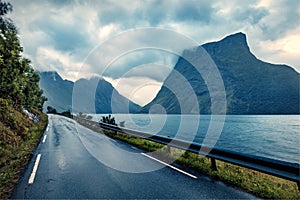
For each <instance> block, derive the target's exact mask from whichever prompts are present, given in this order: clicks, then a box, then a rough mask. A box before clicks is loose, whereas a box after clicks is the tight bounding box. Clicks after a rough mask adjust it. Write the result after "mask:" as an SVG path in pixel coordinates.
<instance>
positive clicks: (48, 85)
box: [39, 71, 140, 114]
mask: <svg viewBox="0 0 300 200" xmlns="http://www.w3.org/2000/svg"><path fill="white" fill-rule="evenodd" d="M39 75H40V82H39V84H40V87H41V89H43V91H44V95H45V96H46V97H47V98H48V101H46V102H45V104H44V111H46V108H47V106H52V107H54V108H55V109H56V110H57V111H58V112H63V111H67V110H70V111H73V108H72V103H73V102H72V100H75V101H77V102H76V105H77V110H76V111H75V112H83V113H94V112H96V113H97V114H101V113H112V112H114V113H128V112H130V113H132V112H136V111H137V110H139V109H140V106H139V105H137V104H135V103H133V102H131V101H130V100H128V99H127V98H125V97H124V96H122V95H120V94H119V93H118V91H117V90H115V88H114V87H113V86H112V85H111V84H110V83H109V82H107V81H105V80H104V79H102V78H99V77H94V78H91V79H89V80H88V79H79V80H77V81H76V82H75V83H74V82H72V81H69V80H63V79H62V78H61V76H60V75H59V74H58V73H57V72H55V71H48V72H39ZM95 81H96V82H95ZM93 85H94V86H96V90H95V91H93V90H92V89H91V87H92V86H93ZM74 87H76V92H77V93H76V95H75V99H72V98H73V89H74ZM112 94H114V95H113V98H111V97H112ZM88 98H91V99H92V100H93V102H92V103H90V102H89V105H86V104H84V102H85V101H86V100H87V99H88ZM112 101H113V103H112ZM78 105H80V108H78ZM112 106H113V108H112ZM128 108H129V111H128ZM78 109H79V110H78Z"/></svg>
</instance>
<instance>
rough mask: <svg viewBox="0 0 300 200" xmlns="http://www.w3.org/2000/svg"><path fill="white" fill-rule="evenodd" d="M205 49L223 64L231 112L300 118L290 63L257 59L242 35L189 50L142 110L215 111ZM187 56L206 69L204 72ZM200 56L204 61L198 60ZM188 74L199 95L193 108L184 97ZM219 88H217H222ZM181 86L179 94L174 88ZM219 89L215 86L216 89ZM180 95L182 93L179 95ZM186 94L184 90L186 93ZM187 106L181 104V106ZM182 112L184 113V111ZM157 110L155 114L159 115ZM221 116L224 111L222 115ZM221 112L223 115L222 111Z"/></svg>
mask: <svg viewBox="0 0 300 200" xmlns="http://www.w3.org/2000/svg"><path fill="white" fill-rule="evenodd" d="M203 48H204V49H205V50H206V52H207V53H208V55H210V57H211V59H212V60H213V61H214V63H215V64H216V66H217V69H218V70H219V73H220V75H221V78H222V80H223V83H224V87H225V92H226V101H227V102H226V113H227V114H299V113H300V111H299V108H300V106H299V83H300V74H299V73H298V72H296V71H295V70H294V69H293V68H291V67H289V66H287V65H275V64H270V63H266V62H263V61H261V60H259V59H257V58H256V57H255V56H254V55H253V54H252V53H251V52H250V49H249V47H248V44H247V41H246V35H245V34H243V33H236V34H233V35H230V36H227V37H226V38H224V39H223V40H221V41H219V42H212V43H207V44H204V45H202V46H200V47H197V48H195V49H190V50H185V51H184V53H183V56H182V57H180V58H179V59H178V61H177V63H176V65H175V67H174V70H173V71H172V72H171V73H170V75H169V76H168V77H167V79H166V80H165V82H164V84H163V86H162V88H161V90H160V91H159V92H158V94H157V96H156V97H155V98H154V99H153V100H152V101H151V102H150V103H149V104H147V105H146V106H144V107H143V108H142V109H141V110H140V112H149V110H150V108H151V107H152V106H153V105H155V104H160V105H161V106H163V107H164V108H165V110H166V112H167V113H172V114H175V113H186V114H195V113H197V112H196V110H197V109H198V108H199V110H200V113H201V114H210V113H211V109H210V108H211V98H210V93H209V90H208V87H207V84H206V81H207V80H206V81H205V80H204V79H203V77H202V75H205V76H206V75H207V74H208V75H207V77H210V79H211V78H214V77H212V76H209V73H211V71H209V69H208V68H207V65H208V63H209V61H207V60H205V59H200V58H201V57H202V58H203ZM183 57H185V58H189V59H191V60H193V61H194V62H197V63H198V64H200V66H201V72H202V73H201V74H200V73H199V72H198V71H197V70H196V69H195V68H194V67H193V66H192V65H191V64H190V63H189V62H187V60H185V59H184V58H183ZM198 58H199V59H198ZM178 74H180V75H182V77H183V78H185V79H186V82H188V83H189V84H190V85H191V88H192V90H193V91H194V92H195V94H196V96H197V99H198V103H197V105H195V104H194V105H188V104H189V100H190V95H189V94H185V95H178V94H179V93H180V91H184V89H185V88H184V87H183V84H182V82H180V81H179V77H180V76H179V75H178ZM216 85H217V84H216ZM175 87H177V88H179V89H177V93H175V94H174V93H173V92H172V91H171V90H170V88H175ZM212 87H214V86H212ZM178 91H179V92H178ZM181 93H182V92H181ZM179 102H180V103H181V106H180V103H179ZM182 108H185V109H183V112H182V111H181V109H182ZM154 112H155V111H154ZM217 113H218V111H217ZM219 113H220V114H221V113H222V111H220V112H219Z"/></svg>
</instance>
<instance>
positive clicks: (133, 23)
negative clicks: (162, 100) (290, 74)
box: [10, 0, 299, 81]
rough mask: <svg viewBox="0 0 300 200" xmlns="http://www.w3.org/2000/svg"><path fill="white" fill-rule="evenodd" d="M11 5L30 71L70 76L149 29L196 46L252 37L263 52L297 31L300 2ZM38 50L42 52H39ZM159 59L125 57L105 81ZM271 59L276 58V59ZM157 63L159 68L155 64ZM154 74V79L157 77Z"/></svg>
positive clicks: (127, 0)
mask: <svg viewBox="0 0 300 200" xmlns="http://www.w3.org/2000/svg"><path fill="white" fill-rule="evenodd" d="M11 2H12V5H13V7H14V11H13V13H12V14H11V15H10V16H11V18H12V19H13V20H14V22H15V23H16V25H17V27H18V28H19V30H20V38H21V41H22V43H23V45H24V53H25V54H27V55H29V56H30V58H31V59H32V61H33V65H34V66H36V68H38V69H39V68H41V69H45V68H46V67H45V66H44V65H47V66H55V67H56V69H58V70H61V71H64V69H68V70H72V69H73V72H74V73H73V74H75V71H76V70H77V68H75V67H74V68H72V67H71V66H72V65H74V66H75V65H76V66H80V64H81V63H80V62H82V61H83V60H84V58H85V57H86V56H88V55H89V53H90V51H91V50H92V49H93V48H94V47H96V46H97V45H99V44H101V43H103V42H104V41H105V40H107V39H109V38H111V37H113V36H114V35H116V34H118V33H120V32H122V31H126V30H128V29H135V28H143V27H151V26H154V27H161V28H167V29H170V30H174V31H176V32H179V33H181V34H184V35H186V36H187V37H191V38H192V39H194V40H196V41H198V42H200V43H202V42H208V41H212V40H218V39H221V38H223V37H224V36H226V35H228V34H231V33H234V32H238V31H243V32H245V33H246V34H247V35H250V36H255V37H251V40H252V41H255V42H254V44H256V46H251V44H250V46H251V49H252V50H253V51H254V52H255V49H264V46H261V42H262V41H264V40H265V41H268V40H271V41H276V40H278V39H279V38H282V37H285V36H287V35H289V34H290V33H291V31H293V30H295V29H297V28H299V9H298V8H299V0H288V1H285V0H276V1H270V2H267V3H269V4H270V5H268V4H264V2H262V1H260V0H245V1H239V0H232V1H202V0H184V1H180V0H163V1H161V0H146V1H132V0H121V1H116V0H101V1H97V0H22V1H20V0H11ZM150 35H151V34H150ZM250 36H249V37H248V38H250ZM162 38H164V37H162V36H161V35H159V34H157V35H151V36H150V37H149V38H146V39H145V38H143V39H144V40H148V41H146V43H148V44H151V43H153V44H157V43H161V44H164V41H163V39H162ZM139 40H141V38H139V37H138V36H137V37H135V38H133V39H132V38H131V39H128V40H126V39H124V40H122V44H120V45H122V46H126V45H127V46H130V44H133V43H136V42H138V41H139ZM176 42H177V41H174V43H176ZM41 48H42V49H43V50H44V51H41V50H40V49H41ZM117 48H118V47H117ZM121 48H123V47H121ZM45 49H48V50H49V51H45ZM108 51H109V50H108ZM264 51H265V52H264V56H265V57H264V58H268V54H271V53H272V52H268V51H267V50H264ZM41 52H48V53H49V54H52V55H51V56H48V58H47V55H46V56H44V55H40V54H41ZM159 54H160V53H159V52H158V53H157V52H156V53H153V52H152V53H149V52H147V51H144V52H143V53H141V52H139V53H137V54H134V53H133V54H132V55H133V56H130V55H127V56H125V57H124V59H121V61H122V62H121V61H120V62H118V63H115V67H112V68H111V69H110V70H109V71H107V75H109V76H111V77H113V78H118V76H119V77H120V76H122V75H123V74H124V73H126V72H128V71H130V70H131V69H132V68H133V67H135V66H139V65H143V64H147V63H155V64H157V63H159V64H162V63H163V64H166V63H168V62H165V61H164V59H165V57H168V56H164V54H163V53H162V54H160V55H159ZM272 55H273V56H274V53H273V54H272ZM64 56H65V57H64ZM293 56H294V57H295V55H293ZM58 57H59V58H58ZM279 57H280V56H279ZM100 58H101V59H103V58H102V57H96V59H95V60H93V62H91V63H88V64H89V65H90V67H89V69H91V71H93V72H96V71H97V68H98V67H101V66H100V65H101V60H100ZM57 60H59V62H58V61H57ZM161 60H162V62H159V61H161ZM45 63H47V64H45ZM287 64H290V65H292V66H293V65H295V64H293V63H287ZM167 65H168V64H167ZM296 65H298V64H296ZM49 70H51V69H49ZM153 73H154V74H155V71H153ZM153 73H148V77H150V76H151V78H153V79H155V80H157V81H159V80H161V79H160V78H159V76H158V77H155V75H154V74H153ZM157 73H159V72H157Z"/></svg>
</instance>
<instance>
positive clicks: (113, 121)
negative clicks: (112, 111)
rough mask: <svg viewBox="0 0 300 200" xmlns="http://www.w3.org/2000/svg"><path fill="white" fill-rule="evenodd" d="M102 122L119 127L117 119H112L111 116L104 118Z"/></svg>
mask: <svg viewBox="0 0 300 200" xmlns="http://www.w3.org/2000/svg"><path fill="white" fill-rule="evenodd" d="M100 122H102V123H106V124H111V125H115V126H117V124H116V121H115V118H114V117H112V116H111V115H108V116H102V119H101V120H100Z"/></svg>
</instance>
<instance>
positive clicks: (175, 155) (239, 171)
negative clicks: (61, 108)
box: [79, 122, 300, 199]
mask: <svg viewBox="0 0 300 200" xmlns="http://www.w3.org/2000/svg"><path fill="white" fill-rule="evenodd" d="M79 123H80V124H82V125H84V126H86V127H87V128H90V129H92V130H94V131H96V132H99V133H104V134H106V135H108V136H109V137H112V138H114V139H118V140H121V141H124V142H127V143H129V144H131V145H133V146H136V147H138V148H140V149H142V150H145V151H148V152H153V151H155V155H156V156H157V157H159V158H160V159H162V160H170V159H171V160H175V159H176V161H175V162H176V163H177V164H180V165H182V166H183V167H186V168H190V169H193V170H196V171H198V172H200V173H202V174H204V175H208V176H210V177H212V178H213V179H215V180H220V181H222V182H224V183H226V184H228V185H231V186H233V187H236V188H239V189H241V190H244V191H247V192H249V193H251V194H254V195H256V196H258V197H260V198H265V199H300V192H299V190H298V187H297V184H296V183H295V182H291V181H287V180H284V179H281V178H278V177H275V176H271V175H267V174H264V173H261V172H257V171H255V170H251V169H247V168H244V167H240V166H237V165H233V164H230V163H226V162H222V161H217V169H218V170H217V171H216V170H212V169H211V163H210V159H209V158H207V157H203V156H200V155H198V154H195V153H191V152H185V151H184V150H180V149H176V148H170V151H168V150H167V147H166V146H165V145H162V144H158V143H155V142H152V141H148V140H145V139H140V138H136V137H132V136H129V135H126V134H122V133H115V132H113V131H107V130H105V131H103V130H102V129H101V128H99V127H94V126H89V125H87V124H84V123H83V122H79Z"/></svg>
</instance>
